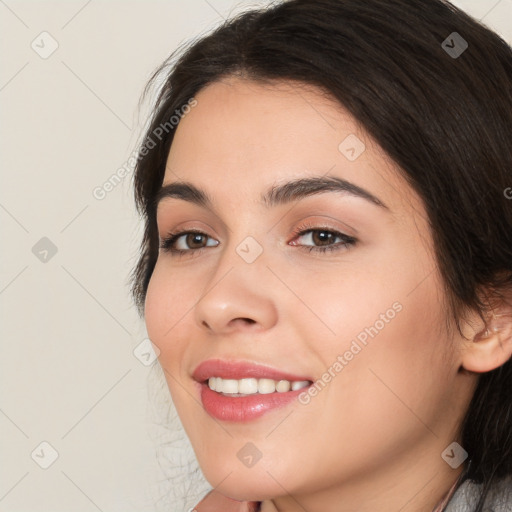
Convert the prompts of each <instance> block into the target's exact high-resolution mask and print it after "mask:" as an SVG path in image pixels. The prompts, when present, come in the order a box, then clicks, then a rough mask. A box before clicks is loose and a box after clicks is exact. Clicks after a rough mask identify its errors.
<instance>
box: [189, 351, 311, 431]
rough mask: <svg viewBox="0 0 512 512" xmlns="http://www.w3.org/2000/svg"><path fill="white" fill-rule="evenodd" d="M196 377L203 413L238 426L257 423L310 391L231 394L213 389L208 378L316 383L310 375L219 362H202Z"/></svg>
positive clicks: (303, 389) (238, 363) (232, 362)
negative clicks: (238, 424)
mask: <svg viewBox="0 0 512 512" xmlns="http://www.w3.org/2000/svg"><path fill="white" fill-rule="evenodd" d="M193 377H194V379H195V380H196V381H197V382H198V384H197V386H198V394H199V397H200V399H201V403H202V405H203V408H204V410H205V411H206V412H207V413H208V414H209V415H210V416H211V417H213V418H215V419H217V420H221V421H227V422H236V423H246V422H250V421H254V420H256V419H257V418H260V417H261V416H263V415H264V414H267V413H268V412H270V411H273V410H276V409H280V408H282V407H285V406H286V405H288V404H291V403H293V402H294V401H295V400H296V399H297V397H298V396H299V394H300V393H302V392H304V391H305V390H306V389H307V388H302V389H298V390H295V391H294V390H291V391H287V392H283V393H278V392H275V393H269V394H252V395H245V396H240V395H239V394H236V395H235V394H233V395H229V394H225V393H218V392H217V391H213V390H212V389H210V388H209V387H208V379H210V378H211V377H220V378H222V379H233V380H241V379H246V378H255V379H272V380H275V381H281V380H287V381H290V382H294V381H310V382H311V384H310V385H312V381H313V379H312V378H311V377H309V376H306V375H298V374H293V373H289V372H284V371H281V370H277V369H275V368H271V367H268V366H263V365H259V364H252V363H247V362H243V361H242V362H236V361H223V360H220V359H210V360H208V361H204V362H202V363H201V364H200V365H199V366H198V367H197V368H196V369H195V370H194V372H193Z"/></svg>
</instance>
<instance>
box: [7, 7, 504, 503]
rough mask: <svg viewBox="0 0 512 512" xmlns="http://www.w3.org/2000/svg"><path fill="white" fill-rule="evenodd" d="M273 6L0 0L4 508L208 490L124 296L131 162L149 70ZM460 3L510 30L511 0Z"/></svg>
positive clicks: (131, 243)
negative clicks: (239, 14) (241, 13)
mask: <svg viewBox="0 0 512 512" xmlns="http://www.w3.org/2000/svg"><path fill="white" fill-rule="evenodd" d="M265 3H266V2H265V1H261V2H248V1H246V2H239V1H238V2H237V1H235V0H233V1H230V0H187V1H186V2H185V1H183V0H182V1H179V0H167V1H163V0H159V1H157V0H152V1H146V2H143V1H141V0H139V1H123V2H121V1H100V0H92V1H91V0H89V1H87V0H84V1H81V2H77V1H53V2H51V1H39V2H37V1H19V0H18V1H15V0H0V34H1V36H0V37H1V41H2V45H1V48H0V51H1V57H0V58H1V66H0V109H1V110H0V130H1V147H0V165H1V169H2V174H1V179H2V185H1V187H0V220H1V226H2V231H1V237H2V241H1V243H2V253H1V258H2V267H1V275H0V305H1V323H0V326H1V327H0V328H1V343H2V345H1V349H2V353H1V362H0V365H1V366H0V449H1V452H0V461H1V462H0V512H7V511H9V512H22V511H23V512H31V511H37V512H40V511H41V512H43V511H48V512H50V511H51V512H61V511H62V512H64V511H65V512H69V511H71V510H72V511H74V512H82V511H83V512H94V511H97V510H100V511H104V512H107V511H112V512H113V511H119V512H121V511H123V512H127V511H142V512H145V511H156V510H166V511H174V510H176V511H182V510H187V508H188V507H191V506H193V505H194V504H195V503H196V501H197V499H196V497H195V496H194V495H193V494H194V493H195V494H196V496H199V495H201V493H203V492H204V491H205V490H206V489H207V488H208V486H207V484H206V482H204V480H203V479H202V477H201V475H197V473H196V479H195V480H189V477H188V473H187V472H186V471H185V470H184V469H182V467H184V466H187V465H190V464H192V465H191V466H190V467H191V468H193V467H194V466H193V461H191V452H190V446H189V445H188V442H187V441H186V440H181V437H180V434H179V433H178V434H176V435H175V436H174V438H173V437H172V434H171V433H169V432H168V431H167V429H165V428H163V427H159V426H158V425H157V423H158V420H159V419H161V418H162V414H161V410H163V411H164V412H165V407H164V406H162V407H161V408H160V407H159V406H158V404H159V403H160V402H162V403H163V404H164V405H165V402H166V400H167V392H166V390H165V387H164V386H165V385H163V386H162V384H163V383H162V380H161V377H160V374H159V371H158V370H159V368H158V367H157V366H156V367H155V366H154V365H153V369H152V367H151V365H148V363H149V362H150V361H151V355H150V353H149V352H148V351H147V346H146V345H145V344H144V339H145V338H146V333H145V330H144V326H143V323H142V322H141V321H140V320H139V319H138V317H137V315H136V312H135V309H134V307H133V305H132V302H131V299H130V297H129V293H128V292H129V290H128V286H127V276H128V274H129V271H130V270H131V268H132V266H133V264H134V262H135V257H136V250H137V244H138V241H139V237H140V225H139V222H138V219H137V217H136V215H135V211H134V207H133V204H132V196H131V188H130V185H131V172H130V171H131V169H130V168H129V165H127V164H126V162H127V160H128V158H129V156H130V155H131V153H132V151H133V150H134V148H135V145H136V142H137V140H138V137H139V135H140V128H141V125H142V124H143V123H144V109H143V111H142V112H139V111H138V110H137V104H138V100H139V96H140V93H141V91H142V88H143V86H144V84H145V83H146V80H147V79H148V78H149V76H150V74H151V72H152V71H153V70H154V68H155V67H156V66H157V65H158V64H159V63H160V62H161V61H163V60H164V58H165V57H167V55H168V54H169V53H170V52H171V51H172V50H173V49H175V48H176V47H177V45H179V43H181V42H183V41H185V40H187V39H190V38H192V37H195V36H196V35H198V34H200V33H203V32H205V31H207V30H209V29H210V28H211V27H213V26H214V25H216V24H217V23H218V22H220V21H221V20H222V18H225V17H227V16H229V15H230V13H232V12H233V9H234V8H235V6H238V7H236V8H235V12H236V9H240V8H242V9H243V8H246V7H248V6H250V5H258V4H259V5H262V4H265ZM455 3H456V5H458V6H460V7H462V8H464V9H466V10H467V11H468V12H469V13H470V14H472V15H473V16H475V17H476V18H478V19H483V21H484V22H485V23H486V24H487V25H488V26H490V27H491V28H493V29H495V30H496V31H497V32H499V33H500V34H501V35H502V36H503V37H504V38H505V39H506V40H507V41H508V42H509V43H512V0H458V1H456V2H455ZM43 32H47V34H42V33H43ZM41 34H42V35H41ZM57 45H58V47H57V49H56V50H55V51H54V52H53V53H51V51H52V50H53V49H54V47H56V46H57ZM50 53H51V55H50ZM124 165H126V168H127V169H128V173H127V178H125V179H124V180H123V181H122V183H121V184H119V185H118V186H117V187H115V188H114V189H113V190H112V191H110V192H109V193H107V194H106V195H105V197H104V198H103V199H97V198H96V197H95V196H94V194H93V192H94V190H95V188H96V187H101V186H102V185H103V183H105V182H106V181H107V180H108V179H109V177H110V176H111V175H112V174H114V173H116V171H117V170H118V169H119V168H121V167H122V166H124ZM97 195H98V193H97ZM43 237H46V238H47V239H49V240H50V241H51V244H52V245H49V242H48V240H43V241H41V239H42V238H43ZM34 246H35V249H34ZM55 250H56V253H55V254H53V252H55ZM45 251H46V252H45ZM52 251H53V252H52ZM141 343H142V345H141ZM137 347H138V348H137ZM134 350H135V353H134ZM137 356H138V357H137ZM153 390H156V398H155V399H154V400H149V394H150V391H151V392H153ZM159 390H160V391H159ZM153 402H156V404H155V405H154V406H151V407H150V406H149V404H153ZM171 412H172V411H171ZM173 421H174V422H176V419H175V418H174V420H173ZM43 442H45V443H49V445H48V444H41V443H43ZM157 444H163V445H164V446H163V449H162V450H160V453H161V454H167V455H168V456H169V457H170V458H171V459H172V460H173V463H171V464H170V465H169V464H164V466H163V468H161V467H160V465H159V464H158V462H157V458H156V456H155V446H156V445H157ZM57 455H58V456H57ZM56 456H57V458H56V459H55V460H53V459H54V458H55V457H56ZM173 464H174V467H173ZM44 466H48V467H47V468H46V469H44ZM175 474H176V475H177V476H176V478H174V476H173V475H175ZM179 475H181V480H180V478H178V476H179ZM169 479H172V482H173V483H172V484H169V483H166V482H167V481H168V480H169ZM187 485H190V486H191V487H192V489H191V494H192V495H191V496H189V498H188V501H187V500H180V499H178V498H179V496H180V494H184V490H183V488H182V487H183V486H185V487H186V486H187ZM171 488H173V489H174V493H171ZM174 495H176V496H177V498H175V497H174Z"/></svg>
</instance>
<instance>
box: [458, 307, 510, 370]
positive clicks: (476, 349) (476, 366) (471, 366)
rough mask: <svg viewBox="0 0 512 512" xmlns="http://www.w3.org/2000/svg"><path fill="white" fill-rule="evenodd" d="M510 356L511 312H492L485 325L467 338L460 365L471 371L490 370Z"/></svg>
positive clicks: (503, 362)
mask: <svg viewBox="0 0 512 512" xmlns="http://www.w3.org/2000/svg"><path fill="white" fill-rule="evenodd" d="M511 357H512V312H511V311H508V312H506V313H503V312H501V313H493V314H492V317H491V320H490V322H489V323H488V325H487V327H485V328H483V329H482V330H480V331H479V332H477V333H476V334H475V335H474V336H473V338H472V339H470V340H468V342H467V344H466V346H465V347H464V349H463V353H462V366H463V368H464V369H466V370H469V371H471V372H477V373H484V372H490V371H491V370H494V369H496V368H498V367H500V366H502V365H503V364H505V363H506V362H507V361H508V360H509V359H510V358H511Z"/></svg>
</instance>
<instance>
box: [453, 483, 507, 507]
mask: <svg viewBox="0 0 512 512" xmlns="http://www.w3.org/2000/svg"><path fill="white" fill-rule="evenodd" d="M482 487H483V485H482V484H477V483H475V482H473V481H472V480H466V481H465V482H463V483H462V484H461V486H460V487H459V488H458V489H457V490H456V491H455V493H454V494H453V496H452V498H451V500H450V501H449V502H448V505H447V506H446V508H445V509H444V512H473V511H474V510H476V505H477V503H478V500H479V499H480V494H481V492H482ZM483 512H512V476H510V477H507V478H505V479H502V480H500V481H499V482H497V483H496V484H495V485H494V486H492V487H491V489H490V491H489V494H488V495H487V499H486V501H485V504H484V507H483Z"/></svg>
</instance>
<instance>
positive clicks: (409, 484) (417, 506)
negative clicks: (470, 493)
mask: <svg viewBox="0 0 512 512" xmlns="http://www.w3.org/2000/svg"><path fill="white" fill-rule="evenodd" d="M439 458H440V457H439ZM440 459H441V458H440ZM441 462H442V464H441V465H439V467H437V468H431V467H428V468H427V469H428V470H425V471H424V472H422V473H421V475H418V474H419V471H418V469H419V468H418V466H414V467H411V468H410V471H407V470H404V468H402V469H401V471H400V472H399V473H397V472H394V471H393V472H386V473H387V474H386V477H378V476H377V477H376V476H375V475H373V476H371V477H368V478H366V479H365V481H360V482H357V481H347V482H344V483H343V485H341V486H338V487H336V488H335V489H334V488H330V489H324V490H322V491H320V492H316V493H314V494H293V495H292V494H287V495H286V496H281V497H277V498H275V499H272V500H265V501H263V502H261V508H260V511H261V512H304V510H307V511H308V512H353V511H354V510H357V511H358V512H374V511H375V510H379V511H380V512H396V511H398V510H399V511H400V512H442V511H443V510H444V508H445V506H446V504H447V503H448V501H449V499H450V498H451V496H452V495H453V493H454V492H455V490H456V488H457V483H458V482H459V480H460V477H461V475H462V471H463V467H462V466H460V468H458V469H457V470H453V469H451V468H450V467H449V466H448V465H447V464H446V463H445V462H444V461H442V460H441ZM444 466H446V467H444Z"/></svg>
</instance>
